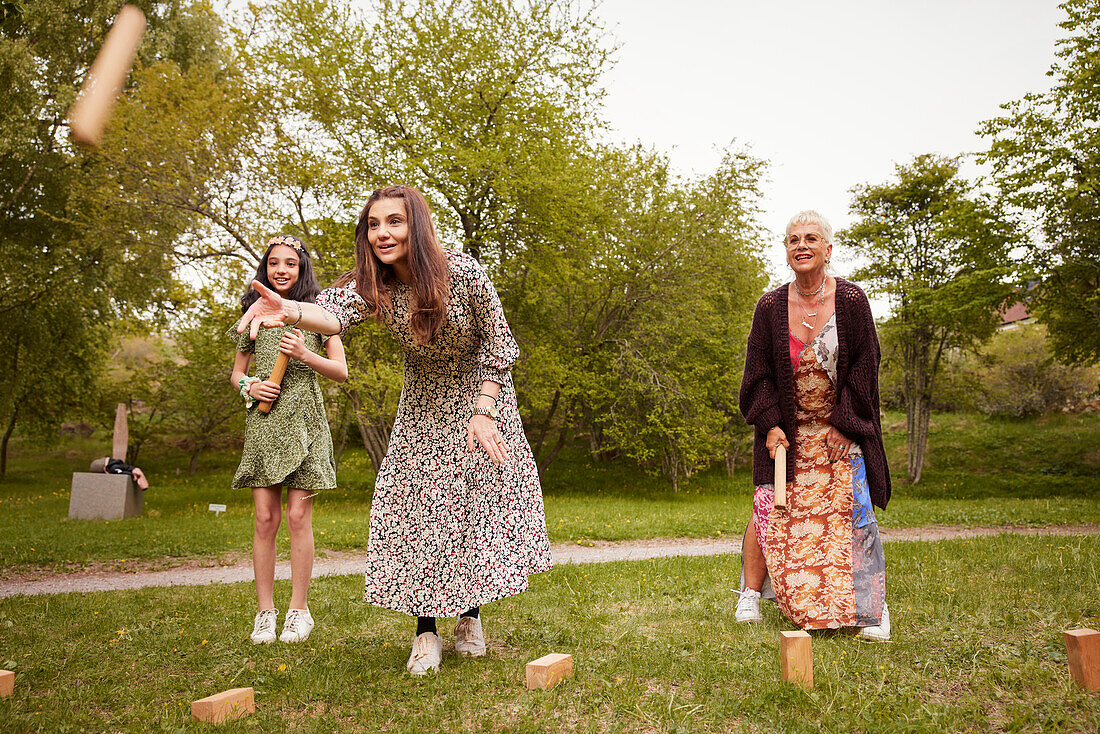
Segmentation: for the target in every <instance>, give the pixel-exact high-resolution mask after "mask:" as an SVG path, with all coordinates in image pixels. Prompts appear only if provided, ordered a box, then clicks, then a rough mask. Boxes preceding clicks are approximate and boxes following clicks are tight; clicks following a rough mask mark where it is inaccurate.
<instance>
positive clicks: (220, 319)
mask: <svg viewBox="0 0 1100 734" xmlns="http://www.w3.org/2000/svg"><path fill="white" fill-rule="evenodd" d="M238 315H239V312H238V311H236V310H235V309H233V307H232V306H222V305H217V304H216V301H215V299H214V297H213V295H212V294H211V293H209V292H206V293H202V294H201V297H200V299H199V300H198V305H197V306H196V309H195V313H194V314H189V315H188V316H189V317H188V318H185V319H181V320H180V321H179V322H178V325H177V327H176V328H175V329H173V331H172V333H171V340H172V342H173V344H174V345H175V352H174V354H172V355H171V356H172V359H171V360H170V362H168V363H164V362H161V363H160V364H159V367H160V369H159V370H158V371H159V373H160V374H159V375H156V376H154V378H153V379H152V380H151V382H153V383H156V384H158V385H159V386H160V389H159V390H157V392H156V395H157V396H159V397H160V399H161V400H162V401H163V402H162V403H161V404H159V405H154V406H150V407H152V408H156V409H159V410H160V411H162V412H163V413H164V414H165V416H166V419H165V421H164V425H165V428H166V429H167V430H169V431H172V432H174V433H175V434H177V435H181V436H183V437H184V440H185V442H186V448H187V450H188V451H189V452H190V454H191V461H190V466H189V468H188V472H189V473H190V474H191V475H194V474H195V472H196V471H198V463H199V456H200V455H201V453H202V452H203V451H205V450H207V449H210V448H215V447H218V446H224V445H226V444H228V443H231V442H233V441H235V440H237V439H239V438H240V437H242V436H243V435H244V416H245V409H244V403H243V401H242V400H241V397H240V395H239V394H238V393H236V392H235V391H234V390H233V386H232V385H231V384H230V383H229V377H230V375H231V374H232V371H233V370H232V367H233V350H232V347H231V342H230V341H229V339H228V338H227V337H226V336H225V331H226V329H227V328H228V326H229V325H230V324H232V323H233V320H234V319H235V318H236V317H237V316H238ZM227 347H229V348H227Z"/></svg>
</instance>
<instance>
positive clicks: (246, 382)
mask: <svg viewBox="0 0 1100 734" xmlns="http://www.w3.org/2000/svg"><path fill="white" fill-rule="evenodd" d="M254 382H263V380H261V379H260V378H259V377H248V376H247V375H246V376H245V377H242V378H241V379H239V380H237V384H238V385H240V386H241V397H242V398H244V407H245V409H246V410H247V409H248V408H251V407H252V406H253V405H255V404H256V403H258V402H260V401H258V400H257V399H256V398H254V397H252V396H251V395H249V394H248V388H250V387H252V383H254Z"/></svg>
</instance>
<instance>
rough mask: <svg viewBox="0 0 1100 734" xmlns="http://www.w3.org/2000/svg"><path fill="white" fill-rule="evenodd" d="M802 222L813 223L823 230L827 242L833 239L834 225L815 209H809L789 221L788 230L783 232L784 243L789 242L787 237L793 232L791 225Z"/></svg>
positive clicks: (794, 225)
mask: <svg viewBox="0 0 1100 734" xmlns="http://www.w3.org/2000/svg"><path fill="white" fill-rule="evenodd" d="M800 224H812V225H815V226H816V227H817V228H818V229H820V230H821V235H822V236H823V237H824V238H825V241H826V242H830V243H831V242H832V241H833V227H832V225H830V224H829V220H828V219H826V218H825V217H823V216H821V215H820V214H818V213H817V212H815V211H814V210H813V209H807V210H806V211H804V212H799V213H798V214H795V215H794V216H793V217H791V221H789V222H787V231H786V232H784V233H783V244H784V245H786V244H787V237H789V236H790V234H791V227H797V226H798V225H800Z"/></svg>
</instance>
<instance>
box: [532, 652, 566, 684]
mask: <svg viewBox="0 0 1100 734" xmlns="http://www.w3.org/2000/svg"><path fill="white" fill-rule="evenodd" d="M526 672H527V690H529V691H533V690H535V689H538V688H552V687H553V686H554V684H556V683H557V682H558V681H559V680H561V679H562V678H572V677H573V656H572V655H562V654H559V653H552V654H550V655H543V656H542V657H541V658H539V659H538V660H532V661H531V662H529V663H527V671H526Z"/></svg>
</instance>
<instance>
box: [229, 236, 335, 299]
mask: <svg viewBox="0 0 1100 734" xmlns="http://www.w3.org/2000/svg"><path fill="white" fill-rule="evenodd" d="M280 245H282V246H284V247H289V248H291V249H292V250H294V251H295V252H296V253H297V254H298V280H297V282H295V283H294V285H293V286H291V288H290V293H288V294H287V295H286V297H287V298H289V299H290V300H292V301H302V302H303V303H313V302H314V301H315V300H317V296H318V295H319V294H320V293H321V286H320V284H319V283H318V282H317V276H316V275H314V274H313V258H311V257H310V256H309V253H308V252H307V251H306V247H305V245H303V244H302V241H301V240H300V239H298V238H297V237H294V236H292V235H288V234H283V235H279V236H278V237H272V238H271V239H270V240H268V241H267V249H266V250H264V256H263V257H261V258H260V264H259V265H258V266H257V267H256V275H254V276H253V277H252V280H258V281H260V282H261V283H263V284H264V285H265V286H267V287H268V288H270V289H271V290H275V286H273V285H271V281H270V280H268V279H267V258H268V257H269V256H270V255H271V251H272V250H273V249H275V248H276V247H279V246H280ZM252 280H250V281H249V282H248V286H247V287H246V288H245V291H244V295H242V296H241V313H244V312H245V311H247V310H248V307H249V306H251V305H252V304H253V302H255V300H256V299H257V298H259V297H260V294H259V293H257V292H256V291H255V289H253V288H252Z"/></svg>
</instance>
